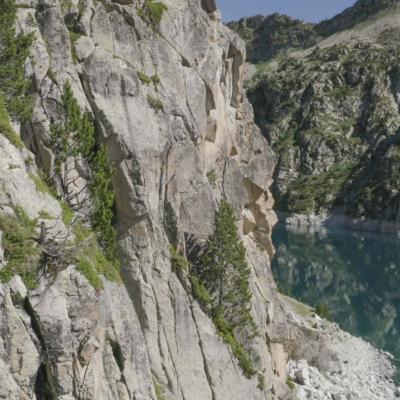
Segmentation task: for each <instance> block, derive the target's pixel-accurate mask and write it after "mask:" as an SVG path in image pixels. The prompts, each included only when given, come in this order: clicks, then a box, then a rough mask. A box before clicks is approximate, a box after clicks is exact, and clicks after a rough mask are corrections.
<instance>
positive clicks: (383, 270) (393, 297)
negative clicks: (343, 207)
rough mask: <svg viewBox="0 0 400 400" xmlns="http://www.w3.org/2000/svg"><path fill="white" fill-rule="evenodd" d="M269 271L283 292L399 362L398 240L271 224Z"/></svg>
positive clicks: (377, 235) (360, 233)
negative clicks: (319, 308)
mask: <svg viewBox="0 0 400 400" xmlns="http://www.w3.org/2000/svg"><path fill="white" fill-rule="evenodd" d="M273 242H274V245H275V247H276V250H277V252H276V255H275V257H274V259H273V263H272V268H273V272H274V275H275V278H276V281H277V284H278V286H279V289H280V290H281V291H282V292H283V293H285V294H288V295H290V296H291V297H294V298H295V299H297V300H300V301H302V302H304V303H307V304H309V305H311V306H315V305H316V304H318V303H323V304H326V305H327V306H328V308H329V311H330V314H331V318H332V320H334V321H335V322H337V323H339V325H340V326H341V327H342V328H343V329H344V330H346V331H348V332H350V333H352V334H353V335H356V336H360V337H363V338H365V339H366V340H368V341H369V342H371V343H373V344H374V345H375V346H376V347H378V348H380V349H383V350H386V351H389V352H390V353H392V354H393V355H394V356H395V361H396V364H397V365H399V360H400V335H399V333H400V239H399V238H398V237H397V236H395V235H385V234H377V233H366V232H356V231H351V230H345V229H339V228H334V229H328V230H325V229H323V230H320V231H314V232H313V231H309V230H307V229H299V228H289V227H285V226H283V225H277V226H276V227H275V229H274V232H273Z"/></svg>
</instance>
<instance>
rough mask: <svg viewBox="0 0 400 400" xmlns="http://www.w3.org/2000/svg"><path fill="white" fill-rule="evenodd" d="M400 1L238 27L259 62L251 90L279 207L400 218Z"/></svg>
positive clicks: (250, 21) (365, 0)
mask: <svg viewBox="0 0 400 400" xmlns="http://www.w3.org/2000/svg"><path fill="white" fill-rule="evenodd" d="M399 4H400V0H380V1H376V0H360V1H358V2H357V3H356V4H355V5H354V6H353V7H350V8H348V9H347V10H345V11H343V12H342V13H341V14H339V15H337V16H336V17H334V18H332V19H330V20H327V21H324V22H321V23H320V24H318V25H312V24H306V23H302V22H301V21H296V20H293V19H291V18H289V17H284V16H280V15H279V16H278V15H272V16H269V17H260V16H257V17H254V18H247V19H245V20H241V21H238V22H237V23H231V24H230V26H231V27H232V28H233V29H235V30H237V32H239V34H241V35H242V36H243V38H244V39H245V40H246V41H247V42H248V46H249V60H250V61H252V62H255V63H256V69H257V73H256V74H255V75H254V76H253V77H252V78H251V79H250V80H249V82H248V83H247V86H248V95H249V98H250V101H251V103H252V105H253V108H254V111H255V116H256V122H257V123H258V125H259V126H260V127H261V129H262V131H263V133H264V135H265V136H266V138H267V139H268V140H269V142H270V144H271V145H272V147H273V149H274V151H275V152H276V154H277V156H278V165H277V168H276V171H275V175H274V184H273V195H274V198H275V200H276V208H277V210H279V211H286V212H289V213H300V214H306V215H311V214H316V215H320V216H322V215H324V216H330V215H332V214H346V215H348V216H350V217H354V218H358V219H362V220H380V221H390V222H396V223H398V224H400V112H399V110H400V7H399ZM294 49H295V50H294ZM378 226H381V224H378ZM386 226H387V225H386ZM399 226H400V225H399ZM378 229H381V228H378ZM385 229H386V228H385Z"/></svg>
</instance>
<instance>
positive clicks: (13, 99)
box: [0, 0, 33, 122]
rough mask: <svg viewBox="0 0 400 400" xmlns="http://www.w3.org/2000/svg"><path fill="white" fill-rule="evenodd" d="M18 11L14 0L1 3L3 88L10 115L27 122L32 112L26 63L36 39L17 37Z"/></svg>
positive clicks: (0, 79) (0, 71)
mask: <svg viewBox="0 0 400 400" xmlns="http://www.w3.org/2000/svg"><path fill="white" fill-rule="evenodd" d="M16 11H17V6H16V4H15V1H14V0H0V88H1V91H2V94H3V96H4V98H5V101H6V106H7V111H8V112H9V113H10V115H11V116H12V117H15V118H18V119H19V120H21V121H23V122H25V121H26V120H28V119H29V117H30V115H31V112H32V104H31V98H30V96H29V95H28V93H29V86H30V82H29V81H28V80H27V79H26V78H25V61H26V59H27V58H28V56H29V49H30V46H31V44H32V42H33V35H24V34H22V33H20V34H18V35H17V34H16V31H15V24H16Z"/></svg>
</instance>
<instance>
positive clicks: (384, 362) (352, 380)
mask: <svg viewBox="0 0 400 400" xmlns="http://www.w3.org/2000/svg"><path fill="white" fill-rule="evenodd" d="M279 299H280V302H281V304H282V305H283V307H284V309H285V310H286V313H287V315H288V317H289V321H290V325H291V327H292V335H293V336H292V341H293V343H292V352H291V356H290V357H289V360H288V367H287V368H288V378H289V380H290V382H291V386H292V391H293V394H294V395H296V396H297V398H298V399H299V400H303V399H304V400H305V399H313V400H331V399H334V400H336V399H338V400H346V399H350V398H351V399H354V400H364V399H368V400H382V399H385V400H394V399H397V398H399V397H400V387H398V386H397V384H396V382H395V381H394V377H395V373H396V365H395V363H394V357H393V355H392V354H390V353H388V352H386V351H383V350H380V349H378V348H376V347H375V346H373V345H372V344H370V343H369V342H367V341H365V340H364V339H362V338H360V337H357V336H353V335H351V334H350V333H348V332H346V331H344V330H342V329H341V328H340V327H339V325H338V324H336V323H334V322H330V321H327V320H325V319H322V318H320V317H319V316H318V315H316V314H315V312H314V310H313V309H312V308H311V307H310V306H307V305H305V304H303V303H301V302H298V301H297V300H295V299H293V298H290V297H287V296H285V295H283V294H279ZM299 343H301V345H298V344H299Z"/></svg>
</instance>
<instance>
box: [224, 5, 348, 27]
mask: <svg viewBox="0 0 400 400" xmlns="http://www.w3.org/2000/svg"><path fill="white" fill-rule="evenodd" d="M354 3H355V0H217V4H218V6H219V9H220V10H221V11H222V17H223V20H224V21H226V22H228V21H232V20H234V19H239V18H241V17H246V16H251V15H256V14H263V15H268V14H272V13H274V12H278V13H281V14H286V15H290V16H292V17H295V18H299V19H302V20H304V21H308V22H319V21H321V20H323V19H325V18H329V17H333V16H334V15H336V14H337V13H339V12H340V11H342V10H344V9H345V8H347V7H349V6H351V5H352V4H354Z"/></svg>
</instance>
